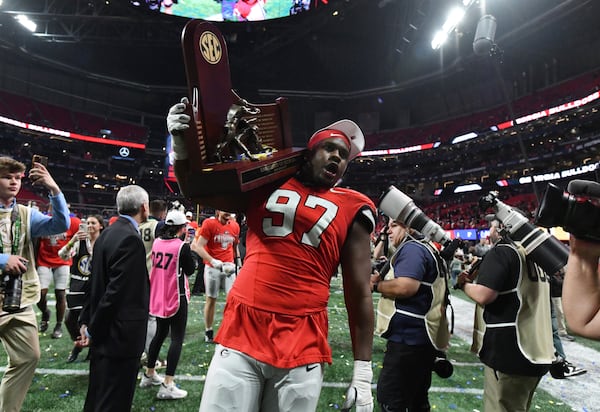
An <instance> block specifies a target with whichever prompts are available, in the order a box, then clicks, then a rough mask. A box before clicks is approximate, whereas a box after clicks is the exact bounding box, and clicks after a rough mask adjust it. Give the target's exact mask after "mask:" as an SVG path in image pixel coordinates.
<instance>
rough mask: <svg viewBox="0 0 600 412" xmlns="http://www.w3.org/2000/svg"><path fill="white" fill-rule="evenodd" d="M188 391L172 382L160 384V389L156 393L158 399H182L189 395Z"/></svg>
mask: <svg viewBox="0 0 600 412" xmlns="http://www.w3.org/2000/svg"><path fill="white" fill-rule="evenodd" d="M187 394H188V393H187V391H184V390H183V389H179V388H178V387H177V386H175V383H171V384H170V385H165V384H164V383H163V384H161V385H160V389H159V390H158V393H157V394H156V398H157V399H182V398H185V397H186V396H187Z"/></svg>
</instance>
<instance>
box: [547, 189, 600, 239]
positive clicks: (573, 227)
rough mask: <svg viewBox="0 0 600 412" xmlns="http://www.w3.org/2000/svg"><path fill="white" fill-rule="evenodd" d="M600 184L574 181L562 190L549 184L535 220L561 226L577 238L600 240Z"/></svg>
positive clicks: (551, 225)
mask: <svg viewBox="0 0 600 412" xmlns="http://www.w3.org/2000/svg"><path fill="white" fill-rule="evenodd" d="M594 198H595V199H598V200H599V201H600V183H596V182H592V181H587V180H572V181H571V182H569V185H568V186H567V190H566V191H563V190H562V189H560V188H559V187H558V186H556V185H554V184H552V183H548V186H547V187H546V191H545V192H544V196H543V198H542V200H541V202H540V207H539V208H538V211H537V214H536V217H535V223H536V224H537V225H540V226H542V227H555V226H561V227H562V228H563V229H564V230H565V231H567V232H569V233H571V234H572V235H573V236H575V237H576V238H578V239H582V240H588V241H592V242H600V206H598V205H599V204H600V203H597V202H594V201H593V199H594Z"/></svg>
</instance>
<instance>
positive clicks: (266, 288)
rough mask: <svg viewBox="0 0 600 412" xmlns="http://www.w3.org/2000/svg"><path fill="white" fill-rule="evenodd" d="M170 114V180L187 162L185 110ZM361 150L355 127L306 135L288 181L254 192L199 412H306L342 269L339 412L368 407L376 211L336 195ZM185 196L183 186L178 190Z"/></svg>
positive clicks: (325, 352)
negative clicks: (343, 378) (343, 384)
mask: <svg viewBox="0 0 600 412" xmlns="http://www.w3.org/2000/svg"><path fill="white" fill-rule="evenodd" d="M180 105H183V103H180V104H179V105H175V106H174V107H173V108H171V111H170V113H169V117H168V119H167V125H168V128H169V131H170V132H171V134H172V135H174V139H173V141H174V147H173V149H174V152H175V158H176V159H177V161H176V163H175V168H176V173H177V175H178V176H182V173H187V171H188V170H189V169H187V166H188V163H189V161H188V160H187V153H186V151H185V145H184V142H183V139H181V137H179V136H178V132H179V131H181V130H185V128H187V126H188V125H187V122H189V116H187V115H185V114H182V113H181V112H180V109H182V108H183V107H182V106H180ZM363 147H364V137H363V133H362V131H361V130H360V128H359V127H358V126H357V125H356V124H355V123H354V122H352V121H350V120H341V121H338V122H335V123H333V124H331V125H329V126H328V127H326V128H324V129H321V130H319V131H317V132H316V133H314V134H313V135H312V137H311V138H310V140H309V141H308V145H307V149H308V150H307V151H306V154H305V159H304V163H303V165H302V166H301V167H300V170H299V172H298V173H297V175H296V176H294V177H292V178H289V179H288V180H286V181H284V182H283V183H281V182H279V184H278V185H276V186H275V187H273V186H271V187H262V188H259V189H256V190H255V191H253V192H252V193H251V196H249V197H248V204H247V206H246V207H245V208H244V209H245V212H246V216H247V223H248V232H247V238H246V245H247V254H246V257H245V259H244V265H243V267H242V269H241V271H240V273H239V275H238V277H237V280H236V281H235V283H234V284H233V288H232V289H231V291H230V292H229V294H228V296H227V303H226V306H225V310H224V313H223V321H222V324H221V326H220V328H219V331H218V333H217V335H216V337H215V341H216V342H217V343H218V345H217V346H216V349H215V354H214V356H213V358H212V361H211V364H210V367H209V369H208V372H207V374H206V383H205V385H204V390H203V393H202V400H201V403H200V411H215V410H219V409H222V408H224V407H225V406H224V405H227V408H228V409H230V410H234V409H235V410H237V411H248V412H250V411H253V412H254V411H259V410H260V411H302V412H305V411H314V410H316V407H317V403H318V398H319V394H320V390H321V385H322V380H323V368H324V364H325V363H331V362H332V357H331V348H330V347H329V343H328V341H327V331H328V318H327V302H328V300H329V283H330V280H331V277H332V276H333V274H334V273H335V272H336V270H337V267H338V265H339V264H340V263H341V265H342V272H343V285H344V297H345V302H346V308H347V311H348V322H349V331H350V337H351V340H352V350H353V353H354V359H355V362H354V373H353V377H352V382H351V384H350V388H349V389H348V391H347V393H346V400H345V402H344V405H343V406H342V409H343V410H349V409H350V408H351V407H353V406H354V405H356V407H357V409H356V410H357V411H361V412H366V411H371V410H372V409H373V397H372V392H371V380H372V376H373V372H372V369H371V352H372V345H373V324H374V320H373V301H372V297H371V287H370V271H371V264H370V233H371V231H372V230H373V228H374V221H375V220H374V214H375V207H374V205H373V203H372V202H371V201H370V200H369V199H368V198H367V197H366V196H364V195H362V194H360V193H358V192H355V191H353V190H349V189H344V188H338V187H336V183H337V182H338V181H339V180H340V178H341V177H342V175H343V174H344V172H345V171H346V168H347V166H348V163H349V162H350V161H351V160H352V159H353V158H354V157H356V155H358V153H359V152H360V151H361V150H362V149H363ZM182 191H183V192H184V193H185V188H182Z"/></svg>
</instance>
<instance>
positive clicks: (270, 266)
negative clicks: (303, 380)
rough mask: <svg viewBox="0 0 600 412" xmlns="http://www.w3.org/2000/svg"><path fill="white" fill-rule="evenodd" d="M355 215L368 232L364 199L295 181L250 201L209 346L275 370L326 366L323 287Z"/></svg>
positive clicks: (369, 210) (371, 210) (369, 213)
mask: <svg viewBox="0 0 600 412" xmlns="http://www.w3.org/2000/svg"><path fill="white" fill-rule="evenodd" d="M360 213H364V214H365V215H366V217H367V218H368V219H369V220H370V221H371V224H372V226H371V229H372V228H373V226H374V222H375V220H374V215H375V206H374V205H373V202H371V200H369V199H368V198H367V197H366V196H364V195H362V194H360V193H358V192H356V191H354V190H349V189H343V188H317V187H307V186H304V185H303V184H301V183H300V182H299V181H298V180H296V179H295V178H291V179H289V180H288V181H287V182H285V183H284V184H283V185H282V186H281V187H279V188H278V189H276V190H275V191H274V192H272V193H271V194H270V195H268V196H267V197H266V199H265V197H263V196H253V198H252V200H251V201H250V205H249V207H248V209H247V223H248V234H247V238H246V248H247V254H246V257H245V259H244V266H243V267H242V269H241V271H240V273H239V274H238V277H237V279H236V280H235V282H234V284H233V288H232V289H231V291H230V292H229V294H228V297H227V305H226V308H225V312H224V315H223V322H222V324H221V327H220V328H219V332H218V334H217V336H216V339H215V340H216V341H217V342H219V343H221V344H223V345H225V346H227V347H230V348H233V349H236V350H239V351H241V352H244V353H246V354H248V355H250V356H252V357H254V358H255V359H258V360H259V361H262V362H266V363H268V364H270V365H273V366H275V367H279V368H293V367H296V366H300V365H305V364H309V363H320V362H329V363H331V349H330V348H329V344H328V342H327V332H328V319H327V303H328V301H329V284H330V280H331V277H332V276H333V274H334V273H335V272H336V271H337V267H338V265H339V263H340V258H341V256H340V252H341V250H342V247H343V245H344V243H345V241H346V236H347V234H348V230H349V228H350V227H351V225H352V223H353V222H354V220H355V218H356V217H357V215H358V214H360ZM240 325H243V327H240Z"/></svg>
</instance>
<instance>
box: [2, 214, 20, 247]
mask: <svg viewBox="0 0 600 412" xmlns="http://www.w3.org/2000/svg"><path fill="white" fill-rule="evenodd" d="M8 235H9V236H10V254H11V255H16V254H17V252H18V250H19V243H21V215H20V214H19V205H18V204H17V203H16V202H15V205H14V206H13V208H12V212H11V213H10V230H9V234H8ZM0 253H4V242H2V241H0Z"/></svg>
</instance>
